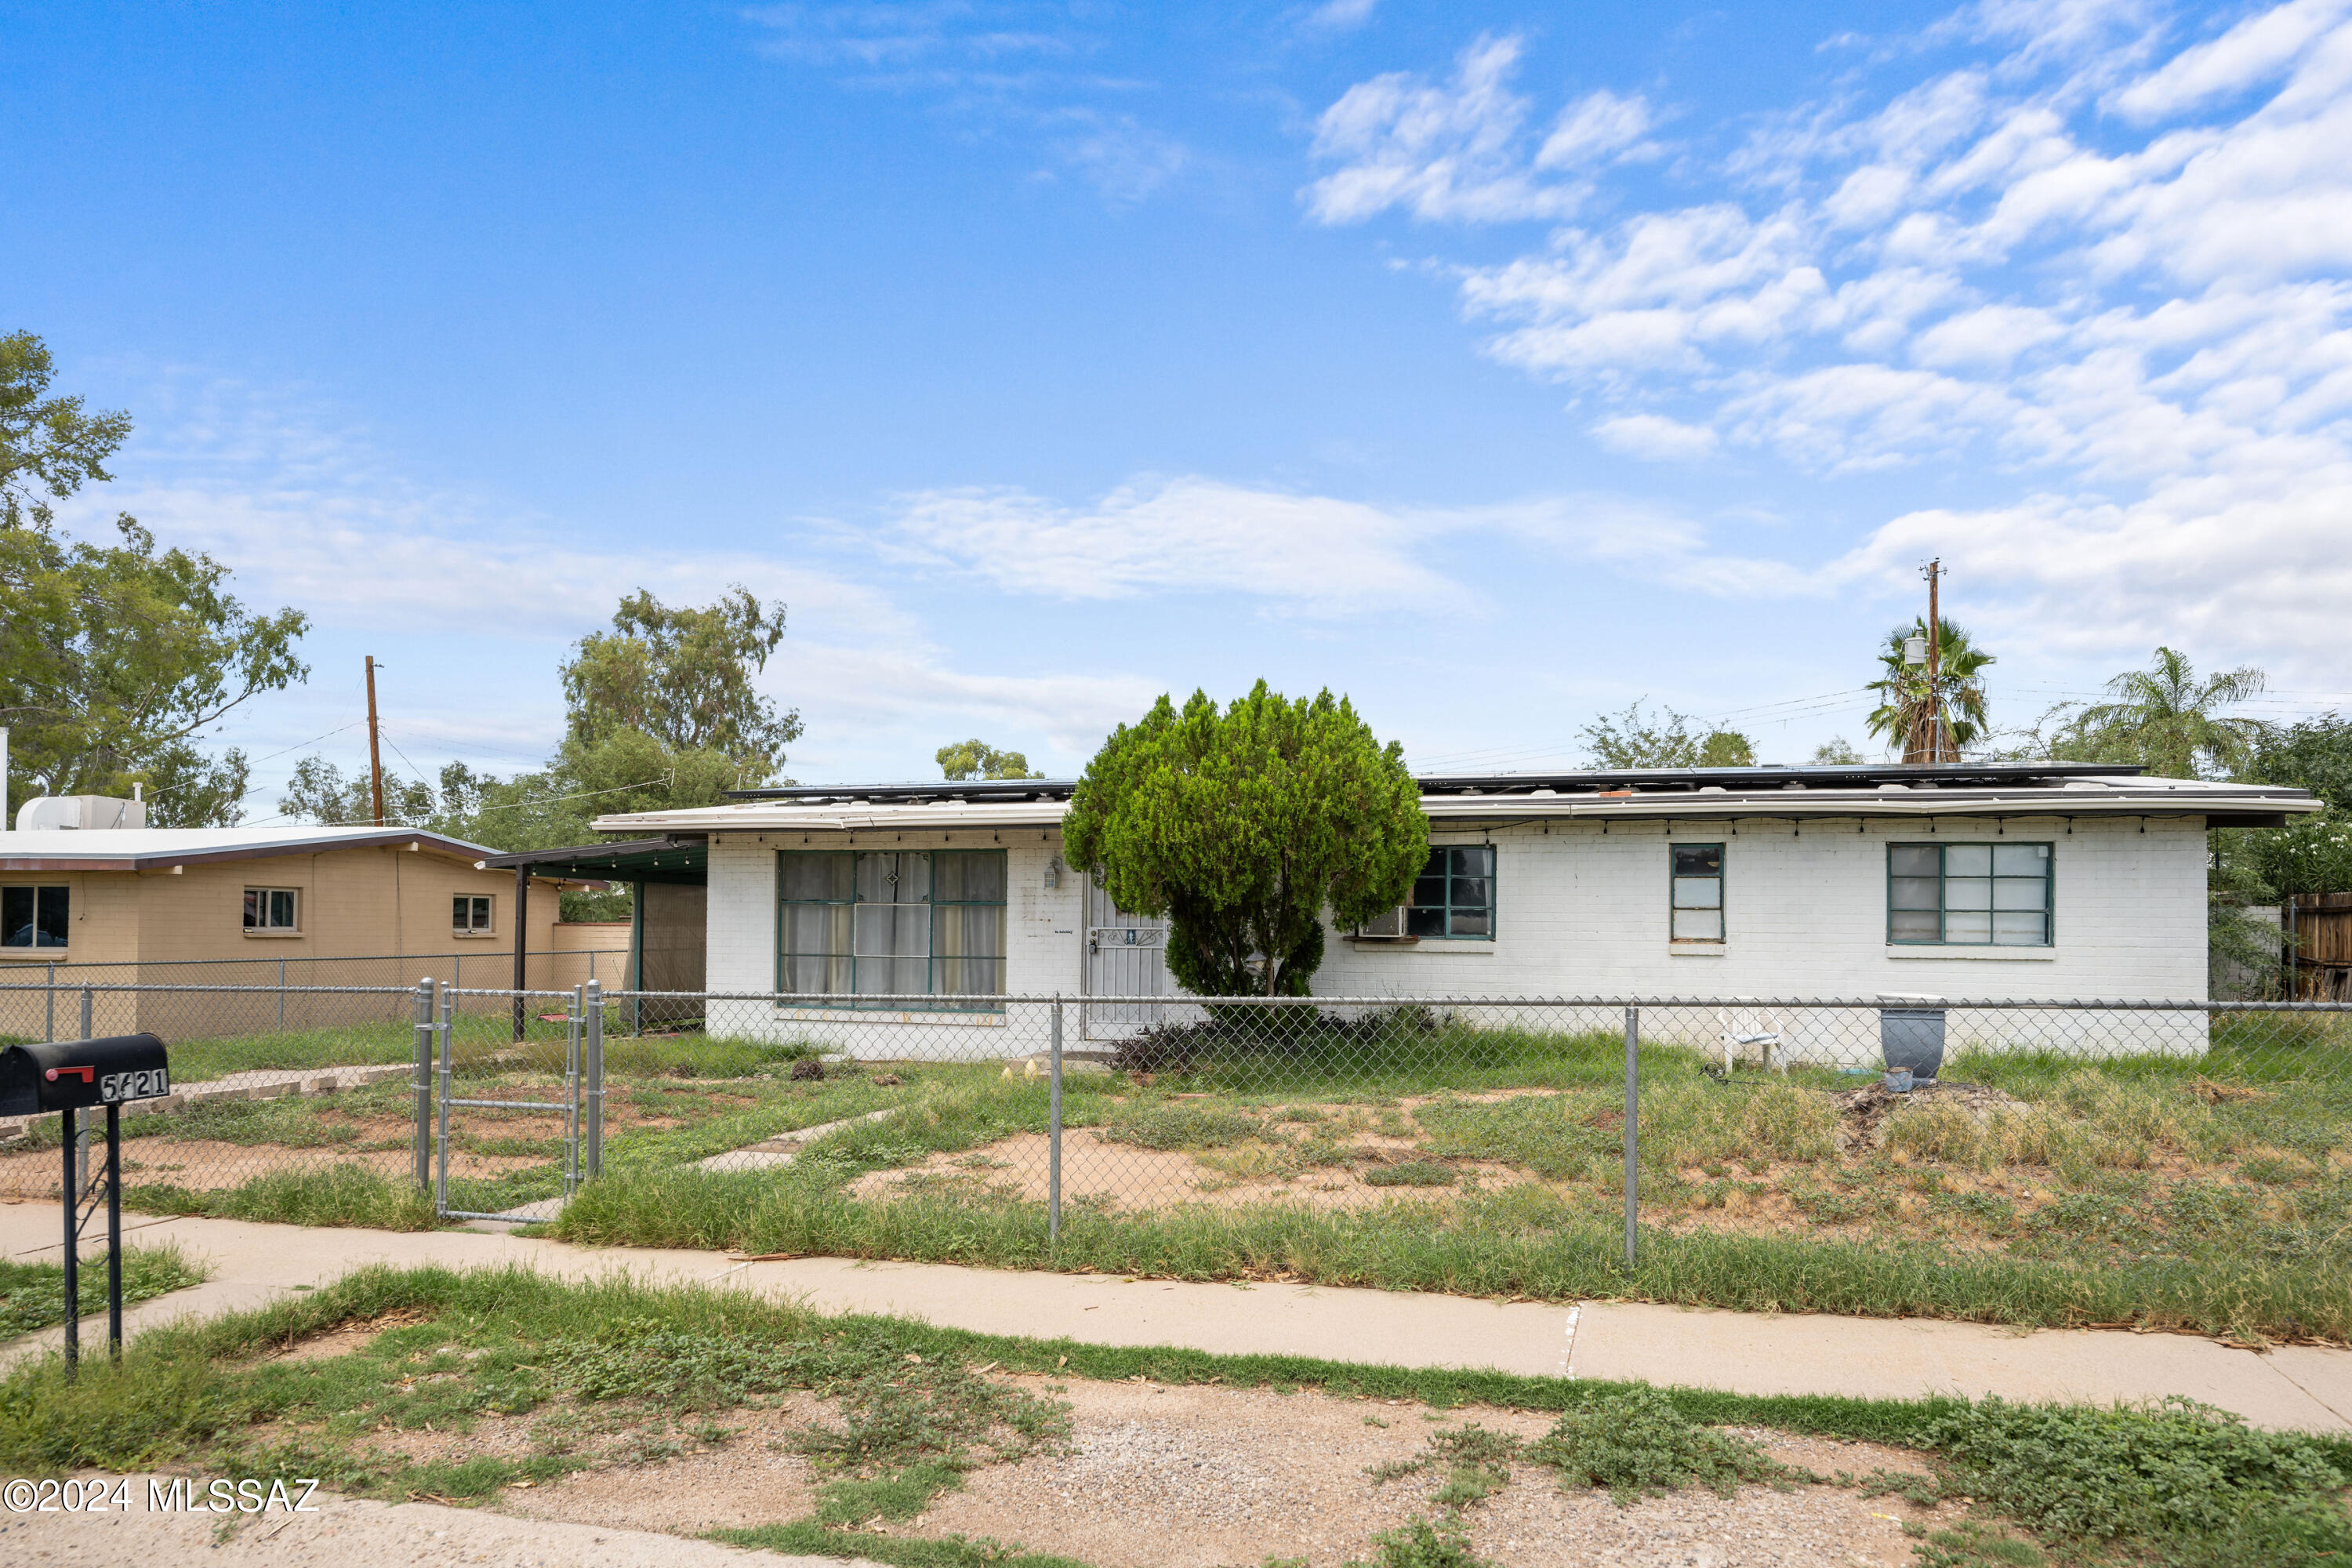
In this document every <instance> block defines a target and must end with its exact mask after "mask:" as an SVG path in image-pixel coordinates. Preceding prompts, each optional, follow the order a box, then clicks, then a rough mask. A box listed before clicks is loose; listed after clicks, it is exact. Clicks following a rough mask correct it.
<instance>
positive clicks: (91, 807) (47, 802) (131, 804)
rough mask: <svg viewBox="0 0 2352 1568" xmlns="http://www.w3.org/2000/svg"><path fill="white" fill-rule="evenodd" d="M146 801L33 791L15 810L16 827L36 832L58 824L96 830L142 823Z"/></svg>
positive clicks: (52, 828)
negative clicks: (28, 798) (20, 807)
mask: <svg viewBox="0 0 2352 1568" xmlns="http://www.w3.org/2000/svg"><path fill="white" fill-rule="evenodd" d="M144 826H147V803H146V802H145V801H143V800H121V799H119V798H117V797H116V796H114V795H35V796H34V797H33V798H32V799H30V800H28V801H26V803H25V804H24V806H23V808H22V809H20V810H19V811H18V812H17V813H16V831H17V832H19V833H39V832H42V831H44V830H48V831H52V832H54V831H56V830H58V829H59V828H80V829H83V830H85V831H90V832H95V831H96V830H98V829H100V828H103V827H144Z"/></svg>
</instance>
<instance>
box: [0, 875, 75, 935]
mask: <svg viewBox="0 0 2352 1568" xmlns="http://www.w3.org/2000/svg"><path fill="white" fill-rule="evenodd" d="M67 914H68V889H64V888H0V947H63V946H65V944H66V916H67Z"/></svg>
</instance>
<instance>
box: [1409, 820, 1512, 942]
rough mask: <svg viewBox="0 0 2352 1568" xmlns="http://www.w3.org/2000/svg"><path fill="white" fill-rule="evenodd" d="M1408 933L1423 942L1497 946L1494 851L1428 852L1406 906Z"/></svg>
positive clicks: (1482, 847)
mask: <svg viewBox="0 0 2352 1568" xmlns="http://www.w3.org/2000/svg"><path fill="white" fill-rule="evenodd" d="M1404 931H1405V934H1406V935H1407V936H1414V937H1420V938H1422V939H1423V940H1424V941H1436V942H1492V941H1494V940H1495V847H1494V846H1493V845H1491V844H1433V845H1432V846H1430V849H1429V859H1428V861H1427V862H1426V863H1425V864H1424V865H1423V867H1422V868H1421V875H1420V876H1419V877H1417V878H1415V879H1413V884H1412V894H1411V896H1410V897H1409V898H1408V899H1407V900H1406V903H1405V909H1404Z"/></svg>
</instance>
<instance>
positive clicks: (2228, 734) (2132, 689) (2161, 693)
mask: <svg viewBox="0 0 2352 1568" xmlns="http://www.w3.org/2000/svg"><path fill="white" fill-rule="evenodd" d="M2269 683H2270V682H2269V678H2268V677H2267V676H2265V675H2263V672H2262V671H2261V670H2259V669H2256V668H2252V666H2248V667H2246V668H2242V669H2232V670H2229V671H2227V672H2225V673H2223V674H2221V675H2211V676H2208V677H2206V678H2205V679H2203V680H2199V679H2197V667H2196V666H2195V665H2192V664H2190V663H2189V658H2188V656H2187V655H2185V654H2180V653H2176V652H2174V651H2173V650H2172V649H2171V648H2168V647H2160V648H2158V649H2157V650H2156V659H2155V662H2153V663H2152V664H2150V665H2149V666H2148V667H2147V668H2146V669H2129V670H2126V671H2125V672H2124V673H2123V674H2121V675H2118V676H2116V678H2115V679H2113V680H2110V681H2108V682H2107V691H2108V693H2109V695H2110V696H2111V697H2113V698H2114V700H2113V701H2110V702H2100V703H2095V704H2093V705H2091V706H2089V707H2086V708H2083V709H2080V710H2076V711H2075V713H2074V716H2073V717H2072V718H2071V719H2070V720H2069V721H2067V724H2066V729H2065V731H2064V744H2065V747H2066V749H2067V750H2069V751H2074V752H2080V753H2081V754H2084V755H2095V756H2097V757H2098V758H2100V759H2102V760H2108V761H2121V762H2136V763H2141V764H2142V765H2143V766H2145V767H2146V768H2147V770H2148V772H2150V773H2156V774H2158V775H2159V776H2161V777H2164V778H2176V779H2193V778H2202V777H2207V776H2210V775H2211V774H2218V775H2220V776H2221V777H2223V778H2229V777H2233V776H2235V775H2237V774H2238V773H2242V772H2243V771H2244V769H2245V767H2246V764H2247V763H2249V762H2251V761H2252V757H2253V751H2254V746H2255V744H2256V742H2259V741H2260V740H2261V739H2262V736H2263V722H2262V721H2261V720H2259V719H2238V718H2231V717H2230V716H2228V715H2227V714H2225V713H2224V712H2223V711H2222V710H2224V709H2228V708H2234V707H2236V706H2237V705H2238V704H2239V703H2241V702H2243V701H2244V700H2246V699H2247V698H2249V697H2252V696H2253V695H2254V694H2255V693H2256V692H2258V691H2260V690H2262V689H2263V687H2265V686H2266V685H2268V684H2269ZM2200 764H2202V765H2200Z"/></svg>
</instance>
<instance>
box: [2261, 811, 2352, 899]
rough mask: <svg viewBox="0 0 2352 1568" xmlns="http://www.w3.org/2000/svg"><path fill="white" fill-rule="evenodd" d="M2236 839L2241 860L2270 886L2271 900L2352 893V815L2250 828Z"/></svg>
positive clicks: (2322, 816)
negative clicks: (2240, 846)
mask: <svg viewBox="0 0 2352 1568" xmlns="http://www.w3.org/2000/svg"><path fill="white" fill-rule="evenodd" d="M2236 837H2240V838H2242V840H2243V841H2244V843H2243V849H2242V852H2241V856H2240V858H2242V860H2243V862H2244V864H2245V865H2246V866H2247V867H2248V868H2250V869H2251V870H2252V872H2253V874H2254V875H2255V876H2257V877H2259V878H2260V879H2262V880H2263V882H2265V883H2267V884H2268V885H2269V886H2270V888H2271V889H2272V891H2273V900H2275V899H2278V898H2289V897H2293V896H2294V895H2295V894H2298V893H2344V892H2352V816H2347V814H2346V813H2344V812H2340V811H2333V810H2331V811H2323V812H2321V813H2319V814H2318V815H2317V816H2306V817H2303V818H2301V819H2299V820H2297V821H2294V822H2290V823H2288V824H2287V825H2286V826H2284V827H2264V828H2248V829H2244V830H2242V831H2241V832H2240V833H2239V834H2238V835H2237V836H2236ZM2273 900H2261V901H2265V902H2268V901H2273Z"/></svg>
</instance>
